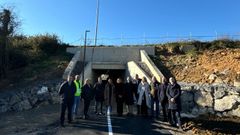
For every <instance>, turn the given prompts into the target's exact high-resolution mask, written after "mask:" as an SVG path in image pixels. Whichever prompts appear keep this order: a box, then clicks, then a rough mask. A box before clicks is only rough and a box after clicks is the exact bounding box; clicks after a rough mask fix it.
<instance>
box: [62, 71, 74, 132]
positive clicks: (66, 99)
mask: <svg viewBox="0 0 240 135" xmlns="http://www.w3.org/2000/svg"><path fill="white" fill-rule="evenodd" d="M75 92H76V86H75V84H74V82H73V76H72V75H69V76H68V79H67V81H65V82H63V83H62V85H61V86H60V88H59V92H58V93H59V95H60V96H61V97H62V102H61V116H60V124H61V126H62V127H64V119H65V112H66V109H67V110H68V123H71V122H72V107H73V103H74V94H75Z"/></svg>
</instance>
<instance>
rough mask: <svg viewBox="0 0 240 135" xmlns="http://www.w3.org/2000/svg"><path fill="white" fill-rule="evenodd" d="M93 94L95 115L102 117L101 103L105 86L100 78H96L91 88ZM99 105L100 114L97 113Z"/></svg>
mask: <svg viewBox="0 0 240 135" xmlns="http://www.w3.org/2000/svg"><path fill="white" fill-rule="evenodd" d="M93 89H94V93H95V101H96V102H95V113H96V114H97V115H102V114H104V113H103V110H102V109H103V108H102V107H103V102H104V89H105V86H104V84H103V82H102V79H101V77H98V82H97V83H96V84H95V85H94V87H93ZM99 104H100V112H98V106H99Z"/></svg>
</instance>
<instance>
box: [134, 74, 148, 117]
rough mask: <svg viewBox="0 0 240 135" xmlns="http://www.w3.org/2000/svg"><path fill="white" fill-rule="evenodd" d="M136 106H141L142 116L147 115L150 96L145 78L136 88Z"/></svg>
mask: <svg viewBox="0 0 240 135" xmlns="http://www.w3.org/2000/svg"><path fill="white" fill-rule="evenodd" d="M138 94H139V98H138V102H137V103H138V105H140V106H141V110H140V111H141V114H142V115H144V116H147V115H148V108H151V95H150V86H149V84H148V82H147V79H146V77H143V79H142V81H141V83H140V84H139V86H138Z"/></svg>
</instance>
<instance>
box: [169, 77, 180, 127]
mask: <svg viewBox="0 0 240 135" xmlns="http://www.w3.org/2000/svg"><path fill="white" fill-rule="evenodd" d="M169 82H170V84H169V85H168V88H167V93H166V94H167V97H168V104H169V105H168V109H169V111H170V113H171V119H170V124H171V125H173V126H175V125H176V126H178V127H179V128H180V129H182V125H181V120H180V111H181V99H180V96H181V87H180V85H178V84H177V82H176V79H175V78H173V77H171V78H169Z"/></svg>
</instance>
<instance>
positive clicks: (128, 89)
mask: <svg viewBox="0 0 240 135" xmlns="http://www.w3.org/2000/svg"><path fill="white" fill-rule="evenodd" d="M124 90H125V91H124V97H125V98H124V99H125V104H126V107H127V115H129V116H131V115H133V107H132V106H133V104H134V98H133V94H134V91H133V83H132V81H131V79H130V77H127V82H126V83H125V89H124Z"/></svg>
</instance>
